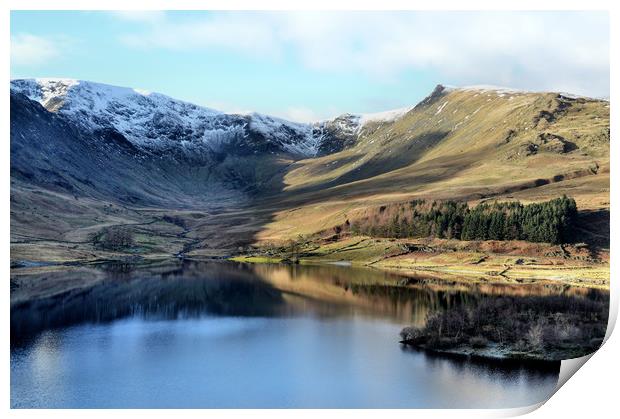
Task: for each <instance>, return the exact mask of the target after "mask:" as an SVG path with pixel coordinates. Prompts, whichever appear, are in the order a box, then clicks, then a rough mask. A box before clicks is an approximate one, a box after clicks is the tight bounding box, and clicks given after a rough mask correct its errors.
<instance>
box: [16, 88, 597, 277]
mask: <svg viewBox="0 0 620 419" xmlns="http://www.w3.org/2000/svg"><path fill="white" fill-rule="evenodd" d="M11 89H12V90H11V92H12V94H11V264H12V267H13V268H14V269H12V275H20V272H21V273H27V272H29V271H32V270H38V271H40V270H46V269H47V270H49V269H55V267H57V266H58V265H61V266H62V265H66V264H88V263H98V262H101V261H108V260H122V261H138V260H158V259H166V258H174V257H178V258H189V259H205V260H207V259H213V258H229V257H235V258H236V259H238V260H246V261H260V260H282V259H286V258H287V256H286V250H284V249H286V247H287V246H288V243H290V242H291V241H300V240H301V241H303V242H304V246H305V248H302V249H301V250H300V252H301V253H302V255H301V257H300V258H299V259H300V261H301V263H315V262H343V263H349V262H350V263H353V264H361V265H368V266H372V267H376V268H381V269H390V270H397V271H399V272H402V273H415V272H420V271H427V272H432V273H434V274H436V275H445V274H448V275H449V274H450V272H452V274H453V275H454V274H458V276H459V277H460V276H463V277H467V278H471V280H474V281H478V280H485V281H504V282H505V281H516V282H520V281H526V282H529V281H555V282H558V281H559V282H565V283H570V284H572V285H575V284H581V285H586V286H595V287H608V284H609V264H608V259H609V256H608V255H609V252H608V248H609V102H608V101H606V100H598V99H591V98H583V97H574V96H571V95H567V94H561V93H534V92H522V91H515V90H511V89H502V88H495V87H488V86H477V87H467V88H449V87H445V86H441V85H439V86H437V88H436V89H435V90H434V91H433V92H432V93H431V94H429V96H428V97H427V98H425V99H424V100H423V101H421V102H420V103H419V104H417V105H415V106H413V107H411V108H406V109H401V110H397V111H393V112H386V113H382V114H374V115H353V114H346V115H342V116H340V117H337V118H335V119H333V120H329V121H322V122H317V123H313V124H300V123H292V122H288V121H284V120H281V119H278V118H272V117H268V116H265V115H260V114H249V115H231V114H225V113H221V112H218V111H214V110H211V109H206V108H201V107H199V106H196V105H192V104H187V103H185V102H181V101H176V100H174V99H171V98H168V97H166V96H163V95H158V94H150V93H142V92H139V91H135V90H133V89H126V88H118V87H113V86H107V85H101V84H98V83H91V82H80V81H75V80H63V79H41V80H14V81H12V83H11ZM562 195H568V196H570V197H571V198H574V199H575V201H576V203H577V207H578V209H579V214H580V215H579V217H580V223H579V224H578V231H579V238H578V240H576V241H575V243H572V244H569V246H568V247H563V246H560V245H546V244H532V243H527V242H491V241H489V242H484V241H482V242H466V241H459V240H445V239H430V238H419V239H389V238H383V239H378V238H369V237H364V236H359V237H353V236H343V237H339V238H337V239H336V240H334V239H330V240H326V239H325V237H324V234H322V233H323V232H325V231H329V230H330V229H333V228H334V227H336V226H338V225H341V224H342V223H344V222H345V221H346V220H347V219H349V218H352V217H354V216H355V214H358V213H360V212H363V211H365V210H367V209H368V208H372V207H376V206H380V205H387V204H391V203H403V202H408V201H411V200H413V199H434V200H446V199H450V200H457V201H462V202H466V203H467V204H468V205H470V206H474V205H476V204H478V203H480V202H494V201H499V202H506V201H519V202H522V203H525V204H526V203H530V202H541V201H546V200H549V199H552V198H556V197H559V196H562ZM118 228H121V229H125V230H128V231H129V232H130V233H131V235H132V240H133V243H132V245H131V246H128V247H126V248H124V249H113V250H111V249H105V248H102V247H101V246H98V245H97V244H96V243H95V241H94V238H95V237H96V236H97V235H100V234H102V232H103V231H105V230H106V229H118ZM300 238H301V239H300ZM355 243H357V244H355ZM420 246H421V247H425V248H427V250H428V249H430V251H423V252H418V251H415V250H413V251H409V250H408V249H416V248H419V247H420ZM571 246H572V247H571ZM569 248H570V249H569ZM265 249H268V250H265ZM273 249H281V250H278V251H275V252H274V251H273ZM309 249H314V250H312V251H310V250H309ZM565 249H569V250H568V251H565ZM304 252H305V253H308V254H306V255H304V254H303V253H304ZM478 261H479V262H478ZM523 261H525V262H523ZM517 262H518V263H517Z"/></svg>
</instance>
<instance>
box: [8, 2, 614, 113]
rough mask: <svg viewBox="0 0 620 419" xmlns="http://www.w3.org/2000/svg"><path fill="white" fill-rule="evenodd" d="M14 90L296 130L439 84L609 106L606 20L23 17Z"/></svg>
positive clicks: (322, 15) (536, 16)
mask: <svg viewBox="0 0 620 419" xmlns="http://www.w3.org/2000/svg"><path fill="white" fill-rule="evenodd" d="M575 28H579V30H575ZM11 77H12V78H22V77H67V78H77V79H85V80H91V81H98V82H102V83H109V84H115V85H120V86H130V87H135V88H141V89H146V90H150V91H156V92H160V93H164V94H167V95H170V96H172V97H176V98H179V99H184V100H187V101H191V102H194V103H197V104H200V105H204V106H209V107H213V108H216V109H219V110H223V111H229V112H245V111H258V112H262V113H268V114H273V115H278V116H282V117H285V118H288V119H292V120H299V121H308V120H316V119H321V118H327V117H331V116H335V115H337V114H340V113H343V112H354V113H357V112H379V111H384V110H387V109H393V108H399V107H405V106H411V105H413V104H415V103H417V102H418V101H419V100H421V99H422V98H423V97H424V96H426V95H427V94H428V93H429V92H430V91H431V90H432V89H433V87H434V86H435V85H436V84H438V83H444V84H450V85H457V86H462V85H472V84H493V85H500V86H508V87H515V88H520V89H525V90H554V91H565V92H571V93H577V94H583V95H588V96H598V97H607V96H609V19H608V16H607V14H606V13H602V12H596V13H595V12H527V13H526V12H510V13H508V12H70V11H39V12H37V11H13V12H12V13H11Z"/></svg>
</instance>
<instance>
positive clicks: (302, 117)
mask: <svg viewBox="0 0 620 419" xmlns="http://www.w3.org/2000/svg"><path fill="white" fill-rule="evenodd" d="M273 115H274V116H278V117H280V118H283V119H286V120H287V121H294V122H315V121H320V120H322V119H326V116H325V115H321V114H318V113H316V112H315V111H314V110H312V109H309V108H303V107H291V108H288V109H285V110H284V112H273Z"/></svg>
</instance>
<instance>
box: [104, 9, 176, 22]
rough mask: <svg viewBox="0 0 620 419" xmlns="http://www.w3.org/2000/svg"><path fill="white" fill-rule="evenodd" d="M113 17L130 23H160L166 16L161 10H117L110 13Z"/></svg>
mask: <svg viewBox="0 0 620 419" xmlns="http://www.w3.org/2000/svg"><path fill="white" fill-rule="evenodd" d="M110 13H111V14H112V16H113V17H115V18H117V19H120V20H126V21H129V22H142V23H158V22H162V21H163V20H164V19H165V17H166V14H165V12H163V11H161V10H115V11H112V12H110Z"/></svg>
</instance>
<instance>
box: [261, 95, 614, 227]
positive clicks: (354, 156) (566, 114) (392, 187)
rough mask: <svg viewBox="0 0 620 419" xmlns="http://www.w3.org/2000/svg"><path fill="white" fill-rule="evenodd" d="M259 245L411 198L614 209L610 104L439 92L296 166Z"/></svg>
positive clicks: (285, 180)
mask: <svg viewBox="0 0 620 419" xmlns="http://www.w3.org/2000/svg"><path fill="white" fill-rule="evenodd" d="M282 183H283V185H284V188H283V189H284V190H283V194H282V197H281V200H282V203H283V205H282V206H283V207H290V208H292V209H291V210H286V209H285V208H283V211H281V212H279V213H278V214H277V216H276V221H275V222H274V223H272V224H270V225H268V228H267V229H265V230H264V231H263V232H262V233H261V235H260V237H261V238H263V239H275V238H280V237H283V236H286V235H289V236H290V235H294V234H297V233H304V234H305V233H309V232H311V231H312V230H318V229H322V228H327V227H329V226H330V225H333V224H335V223H336V220H338V221H339V222H342V221H344V219H345V218H346V217H347V216H348V215H349V214H350V213H352V212H354V211H355V209H356V208H363V207H365V206H368V205H380V204H383V203H387V202H402V201H406V200H409V199H412V198H431V199H462V200H467V201H470V202H476V201H480V200H485V199H504V200H506V199H508V200H509V199H519V200H522V201H525V202H528V201H540V200H545V199H548V198H550V197H556V196H560V195H562V194H568V195H570V196H573V197H574V198H575V199H576V200H577V204H578V206H579V208H580V209H604V208H608V207H609V102H607V101H602V100H595V99H588V98H574V97H571V96H569V95H562V94H558V93H529V92H518V91H512V90H506V89H496V88H486V87H479V88H478V87H476V88H463V89H447V88H444V87H443V86H438V87H437V88H436V89H435V91H434V92H433V93H432V94H431V95H429V96H428V97H427V98H426V99H425V100H423V101H422V102H420V103H419V104H418V105H417V106H415V107H414V108H413V109H412V110H410V111H409V112H407V113H406V114H404V115H402V116H401V117H400V118H397V119H395V120H394V121H392V122H376V123H372V124H367V125H366V126H365V127H364V128H363V129H362V130H361V132H360V134H359V138H358V140H357V141H356V143H355V144H354V145H353V146H351V147H350V148H347V149H345V150H343V151H340V152H337V153H333V154H330V155H327V156H323V157H319V158H314V159H306V160H301V161H297V162H295V163H294V164H292V165H291V167H290V169H289V170H288V172H287V173H286V175H285V176H284V177H283V179H282Z"/></svg>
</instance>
